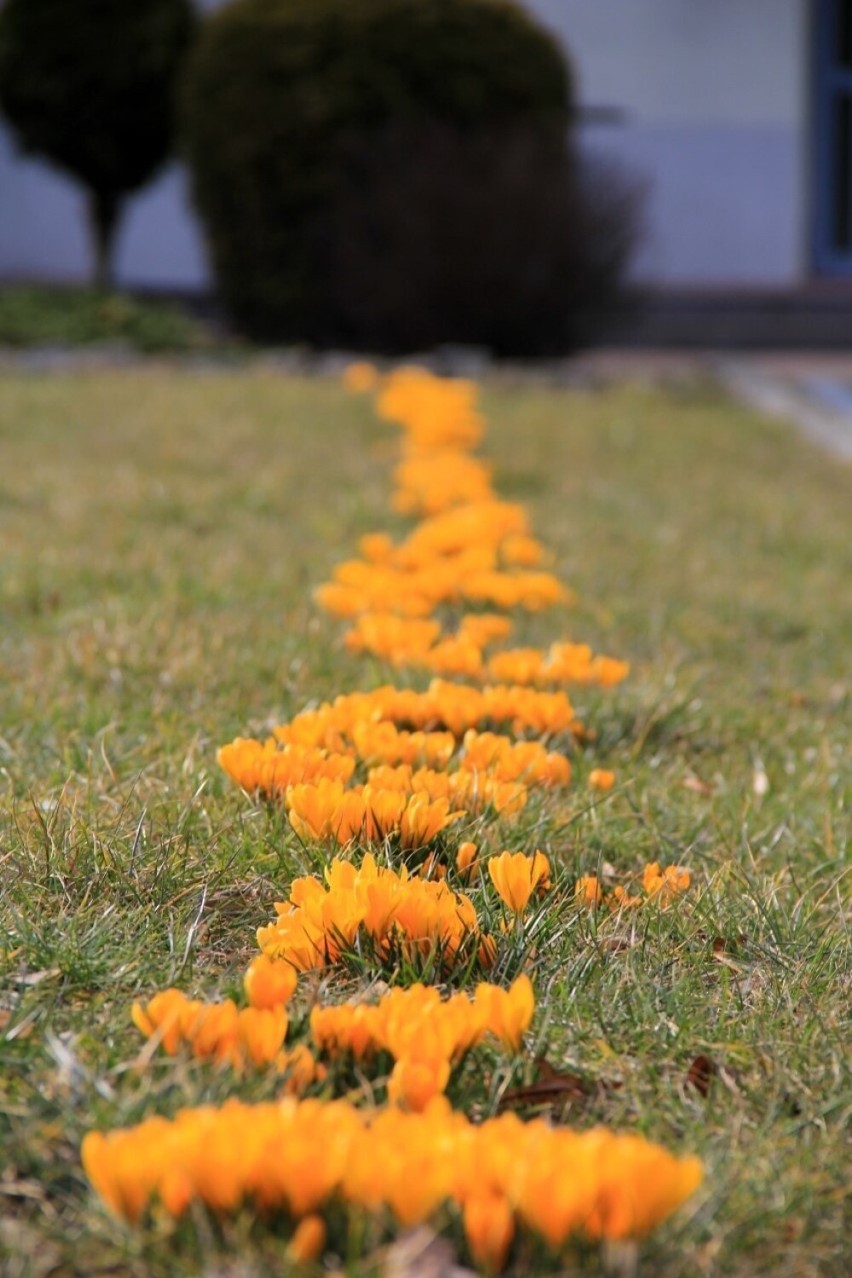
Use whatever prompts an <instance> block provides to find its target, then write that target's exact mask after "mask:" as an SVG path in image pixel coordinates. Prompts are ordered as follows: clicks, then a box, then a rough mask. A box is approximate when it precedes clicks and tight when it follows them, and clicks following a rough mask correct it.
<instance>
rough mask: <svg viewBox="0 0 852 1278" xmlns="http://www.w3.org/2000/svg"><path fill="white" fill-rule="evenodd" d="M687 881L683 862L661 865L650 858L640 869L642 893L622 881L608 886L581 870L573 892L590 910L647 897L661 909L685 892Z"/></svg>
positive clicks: (624, 906)
mask: <svg viewBox="0 0 852 1278" xmlns="http://www.w3.org/2000/svg"><path fill="white" fill-rule="evenodd" d="M634 877H635V876H634ZM691 883H692V875H691V874H690V872H689V870H686V869H684V868H683V866H681V865H667V866H666V867H665V869H664V868H663V867H662V866H661V864H660V862H659V861H650V862H649V863H648V864H647V865H646V866H645V868H644V870H643V871H642V883H641V891H642V893H644V895H637V894H636V893H632V892H631V891H630V890H629V889H628V888H626V887H625V886H624V884H623V883H617V884H615V885H614V886H609V885H608V884H607V883H606V882H604V881H602V880H601V879H599V878H598V876H597V875H596V874H584V875H583V876H582V877H581V878H579V879H577V882H576V884H575V887H574V895H575V896H576V898H577V900H578V901H580V902H581V903H582V904H583V905H588V906H590V907H591V908H592V909H593V910H594V909H597V908H598V906H599V905H604V906H606V907H607V908H608V909H610V910H625V909H633V908H634V907H635V906H637V905H644V904H645V903H646V902H647V901H654V902H656V903H657V904H658V905H659V906H661V907H662V908H663V909H665V908H666V907H667V906H668V905H671V904H672V902H673V901H675V900H677V898H678V897H679V896H682V895H683V894H684V892H687V891H688V890H689V887H690V884H691Z"/></svg>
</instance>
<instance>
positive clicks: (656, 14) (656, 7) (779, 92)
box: [0, 0, 852, 292]
mask: <svg viewBox="0 0 852 1278" xmlns="http://www.w3.org/2000/svg"><path fill="white" fill-rule="evenodd" d="M220 2H221V0H201V7H203V8H213V7H215V5H216V4H217V3H220ZM525 4H526V7H527V8H528V9H529V10H530V12H531V13H532V14H533V15H534V16H535V17H537V18H538V19H539V20H540V21H541V22H542V24H543V25H545V26H547V27H548V28H549V29H550V30H551V31H553V32H554V34H555V35H556V36H557V37H558V38H559V39H560V41H562V42H563V43H564V45H565V47H566V49H567V50H568V51H569V56H570V58H571V61H572V64H573V67H574V71H575V76H576V81H577V85H578V90H579V93H578V96H579V102H580V106H581V113H582V114H581V124H580V138H581V144H582V146H583V147H584V148H585V149H586V150H587V151H588V152H589V153H590V154H591V155H595V156H600V157H604V158H606V159H608V160H611V161H615V162H617V163H619V164H620V165H623V166H624V167H625V169H626V170H628V171H629V172H630V173H631V174H632V175H634V176H635V177H636V178H637V180H639V181H640V182H641V183H642V184H643V186H644V188H645V190H646V208H645V237H644V241H643V244H642V246H641V248H640V250H639V252H638V254H637V257H636V260H635V263H634V267H633V274H634V278H635V280H636V281H637V282H639V283H643V284H648V285H652V286H657V287H687V286H688V287H702V288H708V289H724V288H739V287H742V288H754V287H759V288H777V289H796V288H800V287H802V286H803V285H805V284H808V283H810V282H812V281H814V280H820V279H825V280H833V279H842V278H844V277H847V278H848V277H852V0H713V3H712V4H711V3H707V0H525ZM89 252H90V250H89V245H88V242H87V237H86V225H85V219H84V209H83V196H82V194H81V192H80V190H79V189H78V188H77V187H75V185H74V184H73V183H72V182H71V181H69V180H67V179H66V178H64V177H63V176H62V175H61V174H59V173H57V172H56V171H55V170H51V169H50V168H49V167H47V166H46V165H45V164H43V163H41V162H39V161H37V160H34V159H32V158H29V157H21V156H19V155H17V154H16V153H15V150H14V146H13V143H12V140H11V138H10V136H9V134H8V132H6V131H5V130H4V129H2V127H0V279H4V280H12V279H29V280H33V279H39V280H52V281H63V282H72V281H81V280H85V279H87V278H88V275H89V271H90V258H89ZM117 273H118V278H119V281H120V282H121V283H122V284H124V285H126V286H128V287H146V288H154V289H166V290H183V291H190V292H192V291H198V292H202V291H205V290H206V289H208V288H209V286H210V272H209V267H208V263H207V258H206V254H205V250H204V244H203V237H202V234H201V231H200V228H199V225H198V223H197V221H196V219H195V217H194V215H193V212H192V209H191V203H190V199H189V193H188V183H187V180H186V175H185V173H184V172H183V170H182V169H181V168H180V167H179V166H178V165H172V166H171V167H170V168H169V169H167V170H166V171H165V172H164V173H163V174H162V175H161V177H160V178H159V180H158V181H157V182H155V183H154V184H152V185H151V186H150V187H149V188H148V189H147V190H145V191H143V192H142V193H140V194H139V195H138V196H137V197H136V198H135V199H134V200H133V201H132V202H131V203H130V204H129V206H128V210H127V215H126V218H125V221H124V225H123V228H122V232H121V237H120V242H119V245H118V253H117Z"/></svg>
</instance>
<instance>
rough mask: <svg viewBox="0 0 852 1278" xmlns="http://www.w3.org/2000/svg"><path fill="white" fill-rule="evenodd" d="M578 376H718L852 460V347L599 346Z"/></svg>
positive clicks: (584, 358)
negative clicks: (705, 348) (837, 349)
mask: <svg viewBox="0 0 852 1278" xmlns="http://www.w3.org/2000/svg"><path fill="white" fill-rule="evenodd" d="M571 367H572V368H573V369H574V371H575V373H576V375H577V376H578V378H583V377H588V378H589V379H595V378H600V379H602V380H609V379H610V378H617V377H627V378H630V379H631V380H638V381H656V380H663V381H667V380H668V381H684V380H689V379H690V378H692V377H695V376H699V375H705V376H714V377H717V378H718V379H719V380H720V381H721V382H722V384H723V385H724V386H725V387H726V388H727V389H728V390H729V391H730V393H731V394H732V395H734V396H735V398H737V399H739V400H741V401H742V402H743V403H746V404H749V405H751V406H752V407H753V408H756V409H757V410H758V411H759V412H762V413H766V414H767V415H768V416H770V417H774V418H778V419H780V420H784V421H791V422H793V423H794V424H795V425H797V426H798V427H799V429H800V430H801V431H802V432H803V433H804V434H805V435H807V437H808V438H809V439H811V440H813V442H814V443H816V444H818V445H819V446H820V447H821V448H823V449H825V451H826V452H829V453H831V454H833V455H834V456H835V457H839V458H842V459H843V460H845V461H852V349H851V350H850V351H849V353H848V354H846V353H835V352H831V353H829V352H826V353H820V352H804V351H783V352H779V351H771V352H761V351H754V352H753V351H735V352H734V351H729V352H723V351H678V350H658V351H654V350H639V349H637V350H615V349H613V350H598V351H590V352H588V353H587V354H584V355H581V356H579V357H578V358H577V359H576V360H575V361H572V364H571Z"/></svg>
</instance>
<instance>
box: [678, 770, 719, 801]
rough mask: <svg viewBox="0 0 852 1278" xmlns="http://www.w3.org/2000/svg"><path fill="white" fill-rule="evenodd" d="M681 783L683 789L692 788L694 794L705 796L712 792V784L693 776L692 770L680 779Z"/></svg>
mask: <svg viewBox="0 0 852 1278" xmlns="http://www.w3.org/2000/svg"><path fill="white" fill-rule="evenodd" d="M681 785H682V786H683V788H684V790H692V792H693V793H694V794H703V795H705V796H707V795H711V794H712V793H713V787H712V785H709V784H708V783H707V782H706V781H702V780H701V778H700V777H697V776H695V774H694V773H692V772H689V773H687V775H686V776H685V777H684V778H683V780H682V781H681Z"/></svg>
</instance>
